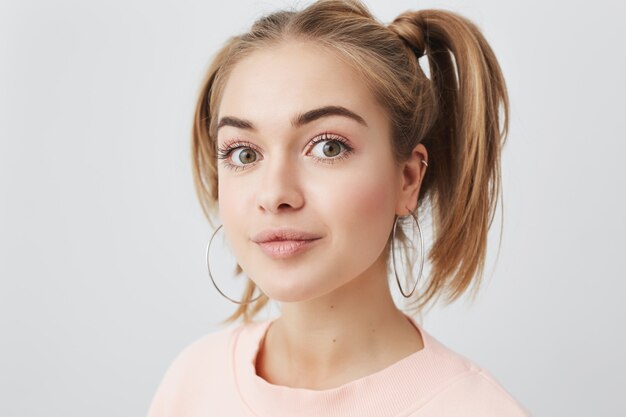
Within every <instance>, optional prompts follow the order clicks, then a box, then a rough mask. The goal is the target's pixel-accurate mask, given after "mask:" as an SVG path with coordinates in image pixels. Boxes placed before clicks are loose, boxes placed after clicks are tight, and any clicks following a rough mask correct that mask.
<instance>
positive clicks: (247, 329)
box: [148, 316, 532, 417]
mask: <svg viewBox="0 0 626 417" xmlns="http://www.w3.org/2000/svg"><path fill="white" fill-rule="evenodd" d="M407 318H408V319H409V320H410V321H411V323H413V325H414V326H415V327H416V328H417V329H418V330H419V332H420V333H421V335H422V340H423V342H424V348H423V349H421V350H419V351H417V352H414V353H412V354H410V355H409V356H406V357H404V358H403V359H401V360H399V361H397V362H395V363H394V364H392V365H390V366H388V367H387V368H385V369H383V370H381V371H378V372H375V373H373V374H370V375H367V376H365V377H363V378H359V379H356V380H354V381H351V382H349V383H346V384H344V385H342V386H340V387H336V388H332V389H327V390H311V389H304V388H292V387H287V386H282V385H274V384H271V383H269V382H268V381H266V380H265V379H263V378H261V377H260V376H258V375H257V374H256V367H255V360H256V354H257V352H258V350H259V346H260V343H261V341H262V339H263V337H264V336H265V332H266V330H267V328H268V327H269V325H270V324H271V322H272V321H273V320H275V319H269V320H265V321H261V322H253V323H248V324H239V325H237V326H236V327H231V328H226V329H222V330H219V331H216V332H213V333H210V334H207V335H205V336H203V337H202V338H200V339H198V340H196V341H195V342H193V343H191V344H190V345H189V346H187V347H186V348H185V349H183V350H182V351H181V352H180V353H179V354H178V356H177V357H176V358H175V359H174V361H173V362H172V364H171V365H170V366H169V368H168V369H167V371H166V372H165V375H164V377H163V379H162V380H161V383H160V385H159V387H158V388H157V390H156V393H155V395H154V397H153V399H152V403H151V405H150V409H149V411H148V417H209V416H219V417H223V416H224V417H225V416H233V417H240V416H257V417H327V416H345V417H392V416H393V417H401V416H402V417H532V415H531V414H530V412H529V411H528V410H527V409H526V408H524V407H523V406H522V405H521V404H520V403H519V402H518V401H517V400H516V399H514V398H513V397H512V396H511V394H510V393H508V392H507V391H506V390H505V389H504V388H503V387H502V386H501V385H500V384H499V383H498V382H497V381H496V380H495V379H494V377H493V376H492V375H491V374H490V373H489V372H487V371H486V370H485V369H482V368H480V367H479V366H477V365H476V364H475V363H473V362H472V361H470V360H469V359H467V358H465V357H463V356H461V355H459V354H457V353H455V352H454V351H452V350H450V349H449V348H447V347H446V346H444V345H443V344H442V343H440V342H439V341H438V340H436V339H435V338H434V337H432V336H431V335H430V334H429V333H427V332H426V331H424V329H423V328H422V327H421V326H420V325H419V324H418V323H417V321H416V320H414V319H413V318H412V317H409V316H407Z"/></svg>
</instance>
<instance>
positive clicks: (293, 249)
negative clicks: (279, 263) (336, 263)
mask: <svg viewBox="0 0 626 417" xmlns="http://www.w3.org/2000/svg"><path fill="white" fill-rule="evenodd" d="M320 239H321V238H316V239H307V240H269V241H266V242H257V245H259V247H260V248H261V250H262V251H263V252H264V253H265V254H266V255H268V256H269V257H271V258H273V259H285V258H289V257H292V256H295V255H297V254H300V253H302V252H305V251H307V250H309V249H311V248H312V247H313V246H315V244H316V242H317V241H319V240H320Z"/></svg>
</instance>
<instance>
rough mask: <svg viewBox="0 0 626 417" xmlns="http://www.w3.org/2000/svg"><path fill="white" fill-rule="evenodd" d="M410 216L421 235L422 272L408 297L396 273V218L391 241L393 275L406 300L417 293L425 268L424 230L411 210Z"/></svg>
mask: <svg viewBox="0 0 626 417" xmlns="http://www.w3.org/2000/svg"><path fill="white" fill-rule="evenodd" d="M409 214H410V215H411V216H412V217H413V218H414V219H415V221H416V222H417V231H418V234H419V238H420V253H421V256H420V258H421V259H420V272H419V275H418V276H417V279H416V280H415V285H414V286H413V289H412V290H411V292H410V293H409V294H408V295H407V294H405V293H404V291H403V290H402V285H400V278H398V273H397V272H396V256H395V250H394V248H393V247H394V244H393V243H394V242H395V240H396V225H397V224H398V218H399V217H396V219H395V220H394V222H393V235H392V240H391V258H392V261H393V273H394V275H395V276H396V282H397V283H398V288H399V289H400V292H401V293H402V296H404V298H409V297H410V296H411V295H412V294H413V291H415V288H417V283H418V282H419V280H420V278H421V277H422V269H423V268H424V240H423V238H422V229H421V227H420V222H419V220H418V218H417V216H416V215H415V214H414V213H413V212H412V211H410V210H409Z"/></svg>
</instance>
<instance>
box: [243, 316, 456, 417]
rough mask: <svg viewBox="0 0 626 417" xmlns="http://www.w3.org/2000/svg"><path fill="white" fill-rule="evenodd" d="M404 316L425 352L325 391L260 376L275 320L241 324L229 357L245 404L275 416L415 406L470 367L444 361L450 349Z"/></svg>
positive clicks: (383, 414)
mask: <svg viewBox="0 0 626 417" xmlns="http://www.w3.org/2000/svg"><path fill="white" fill-rule="evenodd" d="M403 314H404V313H403ZM404 316H405V317H406V318H407V319H408V320H409V322H410V323H411V324H413V326H414V327H415V328H416V331H419V334H420V335H421V336H422V341H423V348H422V349H420V350H418V351H415V352H413V353H411V354H409V355H408V356H405V357H404V358H402V359H400V360H398V361H396V362H395V363H393V364H391V365H389V366H388V367H386V368H384V369H382V370H379V371H377V372H374V373H372V374H369V375H366V376H364V377H361V378H358V379H355V380H352V381H350V382H348V383H345V384H343V385H341V386H339V387H335V388H331V389H324V390H313V389H308V388H295V387H288V386H283V385H275V384H271V383H269V382H268V381H266V380H265V379H263V378H262V377H260V376H259V375H257V374H256V366H255V361H256V358H257V354H258V352H259V350H260V347H261V343H262V341H263V339H264V337H265V335H266V333H267V330H268V329H269V326H270V325H271V324H272V322H274V321H275V320H276V318H273V319H268V320H265V321H262V322H252V323H248V324H244V325H241V326H240V327H239V328H238V331H236V332H235V333H234V335H233V338H234V339H233V349H232V355H233V356H232V358H231V360H232V365H233V372H234V375H235V382H236V384H237V388H238V391H239V395H240V397H241V400H242V401H243V403H244V404H245V406H246V407H247V408H248V411H249V412H251V413H252V414H253V415H256V416H272V417H292V416H294V415H298V416H324V415H358V416H362V417H366V416H376V417H392V416H397V415H399V414H400V413H402V412H405V411H406V410H408V409H412V408H415V407H416V406H417V405H418V404H419V403H420V402H424V401H425V400H426V399H427V397H428V394H429V393H431V392H432V391H433V390H435V389H436V388H437V387H438V386H439V385H440V384H441V382H443V381H444V380H445V379H447V378H449V377H451V376H452V375H455V374H458V373H459V372H460V371H464V370H467V368H466V367H465V366H462V364H461V366H459V363H456V362H450V361H443V360H442V353H444V351H445V350H447V348H446V347H445V346H443V345H442V344H440V343H439V341H437V340H436V339H435V338H433V337H432V336H431V335H430V334H429V333H427V332H426V331H425V330H424V329H423V328H422V326H421V325H420V324H418V323H417V321H416V320H415V319H414V318H413V317H411V316H408V315H406V314H404Z"/></svg>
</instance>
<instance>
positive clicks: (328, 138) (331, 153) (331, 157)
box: [312, 133, 352, 164]
mask: <svg viewBox="0 0 626 417" xmlns="http://www.w3.org/2000/svg"><path fill="white" fill-rule="evenodd" d="M320 144H321V146H318V145H320ZM316 149H317V150H318V152H317V153H316V152H313V154H314V155H313V158H314V159H315V160H316V161H320V162H324V163H328V164H334V163H335V162H337V161H338V160H340V159H344V158H347V157H348V156H349V154H350V153H351V152H352V147H350V146H349V145H348V143H347V142H346V140H345V139H343V138H342V137H341V136H335V135H331V134H328V133H324V134H322V135H321V136H319V137H318V138H316V139H314V140H313V147H312V150H313V151H315V150H316ZM342 149H343V150H344V152H343V153H341V151H342Z"/></svg>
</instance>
